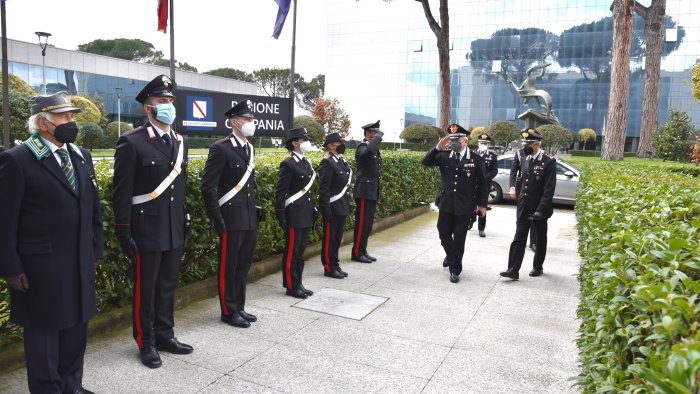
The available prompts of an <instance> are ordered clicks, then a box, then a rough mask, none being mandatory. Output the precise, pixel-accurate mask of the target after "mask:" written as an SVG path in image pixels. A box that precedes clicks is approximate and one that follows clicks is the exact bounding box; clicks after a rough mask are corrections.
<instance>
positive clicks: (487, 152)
mask: <svg viewBox="0 0 700 394" xmlns="http://www.w3.org/2000/svg"><path fill="white" fill-rule="evenodd" d="M478 144H479V145H478V146H479V149H478V151H477V153H478V154H479V156H481V158H482V159H484V167H486V186H487V187H488V188H489V190H490V188H491V181H492V180H493V178H495V177H496V175H498V156H496V152H494V151H493V150H491V149H490V145H491V137H490V136H489V135H488V134H486V133H483V134H480V135H479V140H478ZM489 209H491V208H487V210H489ZM477 221H478V222H479V226H478V228H479V236H480V237H481V238H484V237H485V236H486V233H485V232H484V230H486V215H479V218H478V220H477Z"/></svg>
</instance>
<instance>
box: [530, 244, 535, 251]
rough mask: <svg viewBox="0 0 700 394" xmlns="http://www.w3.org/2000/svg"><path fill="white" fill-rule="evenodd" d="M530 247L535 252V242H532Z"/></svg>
mask: <svg viewBox="0 0 700 394" xmlns="http://www.w3.org/2000/svg"><path fill="white" fill-rule="evenodd" d="M530 249H532V251H533V252H534V251H535V244H530Z"/></svg>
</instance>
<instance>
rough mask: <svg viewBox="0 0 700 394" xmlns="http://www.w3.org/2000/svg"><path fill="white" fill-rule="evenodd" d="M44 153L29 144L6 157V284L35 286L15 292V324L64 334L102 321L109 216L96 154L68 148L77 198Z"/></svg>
mask: <svg viewBox="0 0 700 394" xmlns="http://www.w3.org/2000/svg"><path fill="white" fill-rule="evenodd" d="M36 138H38V137H36ZM30 140H31V139H30ZM43 146H44V147H45V148H46V149H45V150H42V152H43V153H41V154H39V155H35V153H33V152H32V151H30V149H29V148H28V147H27V146H26V145H24V144H23V145H19V146H16V147H14V148H12V149H10V150H8V151H5V152H3V153H2V154H0V185H2V188H3V191H2V192H1V193H0V223H1V225H0V277H12V276H16V275H19V274H21V273H25V274H26V275H27V279H28V281H29V290H28V291H27V292H26V293H22V292H18V291H15V290H12V289H10V320H11V321H12V322H14V323H16V324H19V325H21V326H24V327H29V328H45V329H59V330H60V329H64V328H69V327H71V326H73V325H75V324H77V323H81V322H86V321H88V320H89V319H90V318H91V317H93V316H95V313H96V307H95V264H96V262H97V260H98V259H100V258H102V251H103V247H104V233H103V227H102V211H101V209H100V198H99V194H98V191H97V183H96V182H95V170H94V168H93V165H92V157H90V153H89V152H88V151H86V150H84V149H81V148H78V147H77V146H74V145H72V146H71V145H69V146H68V150H69V151H70V160H71V163H72V165H73V169H74V171H75V175H76V178H77V184H78V192H77V193H76V192H75V191H73V188H72V187H71V186H70V183H69V182H68V179H67V178H66V176H65V174H64V173H63V170H62V169H61V165H60V164H58V161H57V160H56V159H55V157H54V154H53V153H51V150H50V149H48V147H46V146H45V145H43ZM76 150H77V151H79V152H80V154H78V153H77V152H76Z"/></svg>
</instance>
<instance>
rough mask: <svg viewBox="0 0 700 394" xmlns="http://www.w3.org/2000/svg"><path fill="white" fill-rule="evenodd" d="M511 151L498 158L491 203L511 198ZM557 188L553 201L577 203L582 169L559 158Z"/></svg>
mask: <svg viewBox="0 0 700 394" xmlns="http://www.w3.org/2000/svg"><path fill="white" fill-rule="evenodd" d="M514 156H515V154H513V153H510V154H506V155H503V156H500V157H499V158H498V175H496V177H495V178H493V180H492V181H491V191H490V193H489V203H491V204H495V203H498V202H499V201H501V200H504V199H507V200H510V199H511V197H510V194H508V191H509V190H510V168H511V167H512V166H513V157H514ZM556 171H557V188H556V189H555V191H554V198H553V201H554V203H556V204H565V205H574V204H576V189H578V180H579V175H580V171H579V170H578V168H576V167H574V166H573V165H571V164H569V163H567V162H565V161H564V160H561V159H557V169H556Z"/></svg>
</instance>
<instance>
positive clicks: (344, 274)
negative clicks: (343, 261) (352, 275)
mask: <svg viewBox="0 0 700 394" xmlns="http://www.w3.org/2000/svg"><path fill="white" fill-rule="evenodd" d="M336 270H338V272H340V273H341V274H343V276H345V277H347V276H348V273H347V272H345V271H343V270H342V269H341V268H340V267H338V268H336Z"/></svg>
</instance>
